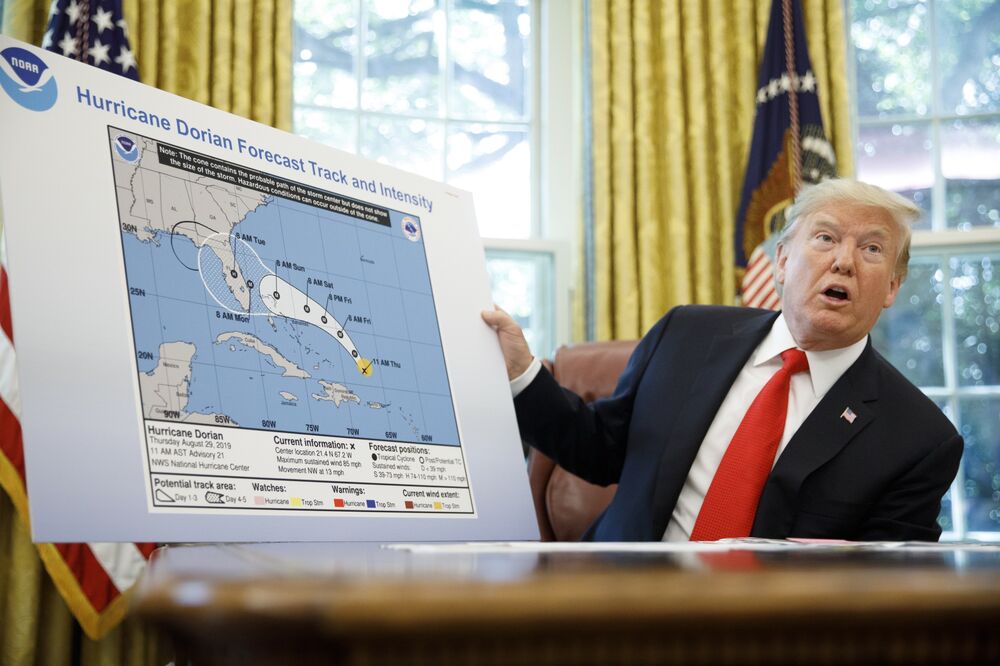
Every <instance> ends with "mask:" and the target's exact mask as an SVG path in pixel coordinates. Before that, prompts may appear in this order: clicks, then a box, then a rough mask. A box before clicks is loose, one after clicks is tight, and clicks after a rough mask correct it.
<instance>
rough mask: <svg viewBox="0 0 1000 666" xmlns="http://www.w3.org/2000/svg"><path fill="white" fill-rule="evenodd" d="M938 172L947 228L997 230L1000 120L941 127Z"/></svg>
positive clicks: (955, 122)
mask: <svg viewBox="0 0 1000 666" xmlns="http://www.w3.org/2000/svg"><path fill="white" fill-rule="evenodd" d="M997 7H1000V2H998V3H997ZM941 172H942V174H943V175H944V177H945V187H946V188H947V192H948V194H947V197H948V200H947V208H946V210H947V217H948V226H950V227H958V228H959V229H967V228H970V227H973V226H994V227H1000V120H993V121H985V120H984V121H976V120H953V121H951V122H949V123H946V124H944V125H942V128H941Z"/></svg>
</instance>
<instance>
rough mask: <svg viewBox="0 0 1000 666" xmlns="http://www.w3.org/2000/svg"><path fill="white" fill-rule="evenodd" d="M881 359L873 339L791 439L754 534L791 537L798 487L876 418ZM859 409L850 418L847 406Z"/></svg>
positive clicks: (770, 482)
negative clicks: (875, 404)
mask: <svg viewBox="0 0 1000 666" xmlns="http://www.w3.org/2000/svg"><path fill="white" fill-rule="evenodd" d="M877 364H878V360H877V358H876V356H875V352H874V351H873V350H872V345H871V341H870V340H869V342H868V346H866V347H865V350H864V351H863V352H862V353H861V356H859V357H858V360H857V361H855V362H854V364H853V365H852V366H851V367H850V368H848V369H847V372H845V373H844V374H843V376H841V378H840V379H838V380H837V383H836V384H834V385H833V386H832V387H831V388H830V390H829V391H828V392H827V394H826V395H825V396H823V399H822V400H821V401H820V402H819V404H818V405H816V407H815V408H814V409H813V411H812V413H810V414H809V416H808V417H807V418H806V420H805V421H804V422H803V423H802V425H801V426H799V429H798V431H796V433H795V435H794V436H793V437H792V439H791V440H789V442H788V446H786V447H785V450H784V452H782V454H781V456H780V457H779V458H778V462H777V463H776V464H775V466H774V469H773V470H772V471H771V475H770V476H769V477H768V480H767V483H766V484H765V486H764V492H763V493H762V494H761V498H760V503H759V504H758V505H757V515H756V517H755V519H754V526H753V529H752V531H751V535H752V536H769V537H783V536H788V535H789V532H790V530H791V528H792V524H793V521H794V520H795V506H796V505H797V497H798V493H799V488H800V487H801V486H802V482H803V481H804V480H805V478H806V477H807V476H809V475H810V474H812V473H813V471H815V470H816V469H818V468H819V467H821V466H822V465H824V464H826V463H827V462H828V461H829V460H830V459H832V458H833V457H834V456H836V455H837V454H838V453H839V452H840V450H841V449H843V448H844V447H845V446H846V445H847V443H848V442H850V441H851V440H852V439H853V438H854V437H855V436H857V434H858V433H860V432H861V431H862V430H864V429H865V427H866V426H867V425H868V424H869V423H871V422H872V420H873V419H875V418H876V416H877V411H876V410H875V408H874V405H873V404H866V403H874V402H875V401H876V400H877V399H878V380H877V377H878V370H877ZM848 409H849V410H850V411H851V412H853V413H854V418H853V420H851V419H850V418H849V417H848V416H847V414H846V410H848Z"/></svg>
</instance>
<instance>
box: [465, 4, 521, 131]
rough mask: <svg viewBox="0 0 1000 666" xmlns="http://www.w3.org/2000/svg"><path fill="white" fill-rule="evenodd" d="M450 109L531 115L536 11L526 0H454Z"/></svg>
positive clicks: (497, 116) (480, 115)
mask: <svg viewBox="0 0 1000 666" xmlns="http://www.w3.org/2000/svg"><path fill="white" fill-rule="evenodd" d="M452 1H453V3H454V4H453V5H452V11H451V14H450V21H451V25H450V26H449V29H450V32H449V35H448V45H449V47H450V49H451V53H450V62H449V67H450V68H451V96H450V100H449V102H450V104H451V109H450V115H452V116H457V117H464V118H470V119H475V120H526V119H527V116H528V71H529V70H528V68H529V66H530V62H529V56H530V52H529V48H530V43H531V42H530V37H531V34H530V32H531V14H530V13H529V8H528V6H527V2H526V0H500V1H499V2H496V3H495V4H487V3H483V2H479V1H476V2H472V1H470V0H452Z"/></svg>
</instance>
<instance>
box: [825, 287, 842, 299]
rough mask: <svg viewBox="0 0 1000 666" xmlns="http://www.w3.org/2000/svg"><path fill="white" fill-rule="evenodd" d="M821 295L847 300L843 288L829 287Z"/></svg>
mask: <svg viewBox="0 0 1000 666" xmlns="http://www.w3.org/2000/svg"><path fill="white" fill-rule="evenodd" d="M823 295H824V296H829V297H830V298H835V299H837V300H838V301H846V300H847V292H846V291H844V290H843V289H839V288H837V287H830V288H829V289H827V290H826V291H824V292H823Z"/></svg>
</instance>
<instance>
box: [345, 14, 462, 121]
mask: <svg viewBox="0 0 1000 666" xmlns="http://www.w3.org/2000/svg"><path fill="white" fill-rule="evenodd" d="M366 7H367V8H368V34H367V37H366V39H365V45H364V50H365V54H364V55H365V62H364V66H365V74H366V76H365V79H364V84H363V86H362V92H361V105H362V107H364V108H365V109H367V110H369V111H384V112H388V113H406V114H415V115H437V113H438V112H439V110H440V106H441V104H440V98H441V91H440V84H441V75H440V72H439V63H438V59H439V53H440V45H439V43H440V41H441V38H442V37H443V33H444V23H443V21H444V13H443V12H442V11H441V10H440V8H439V7H438V3H437V2H436V1H435V0H410V1H409V2H401V1H400V0H367V2H366Z"/></svg>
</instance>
